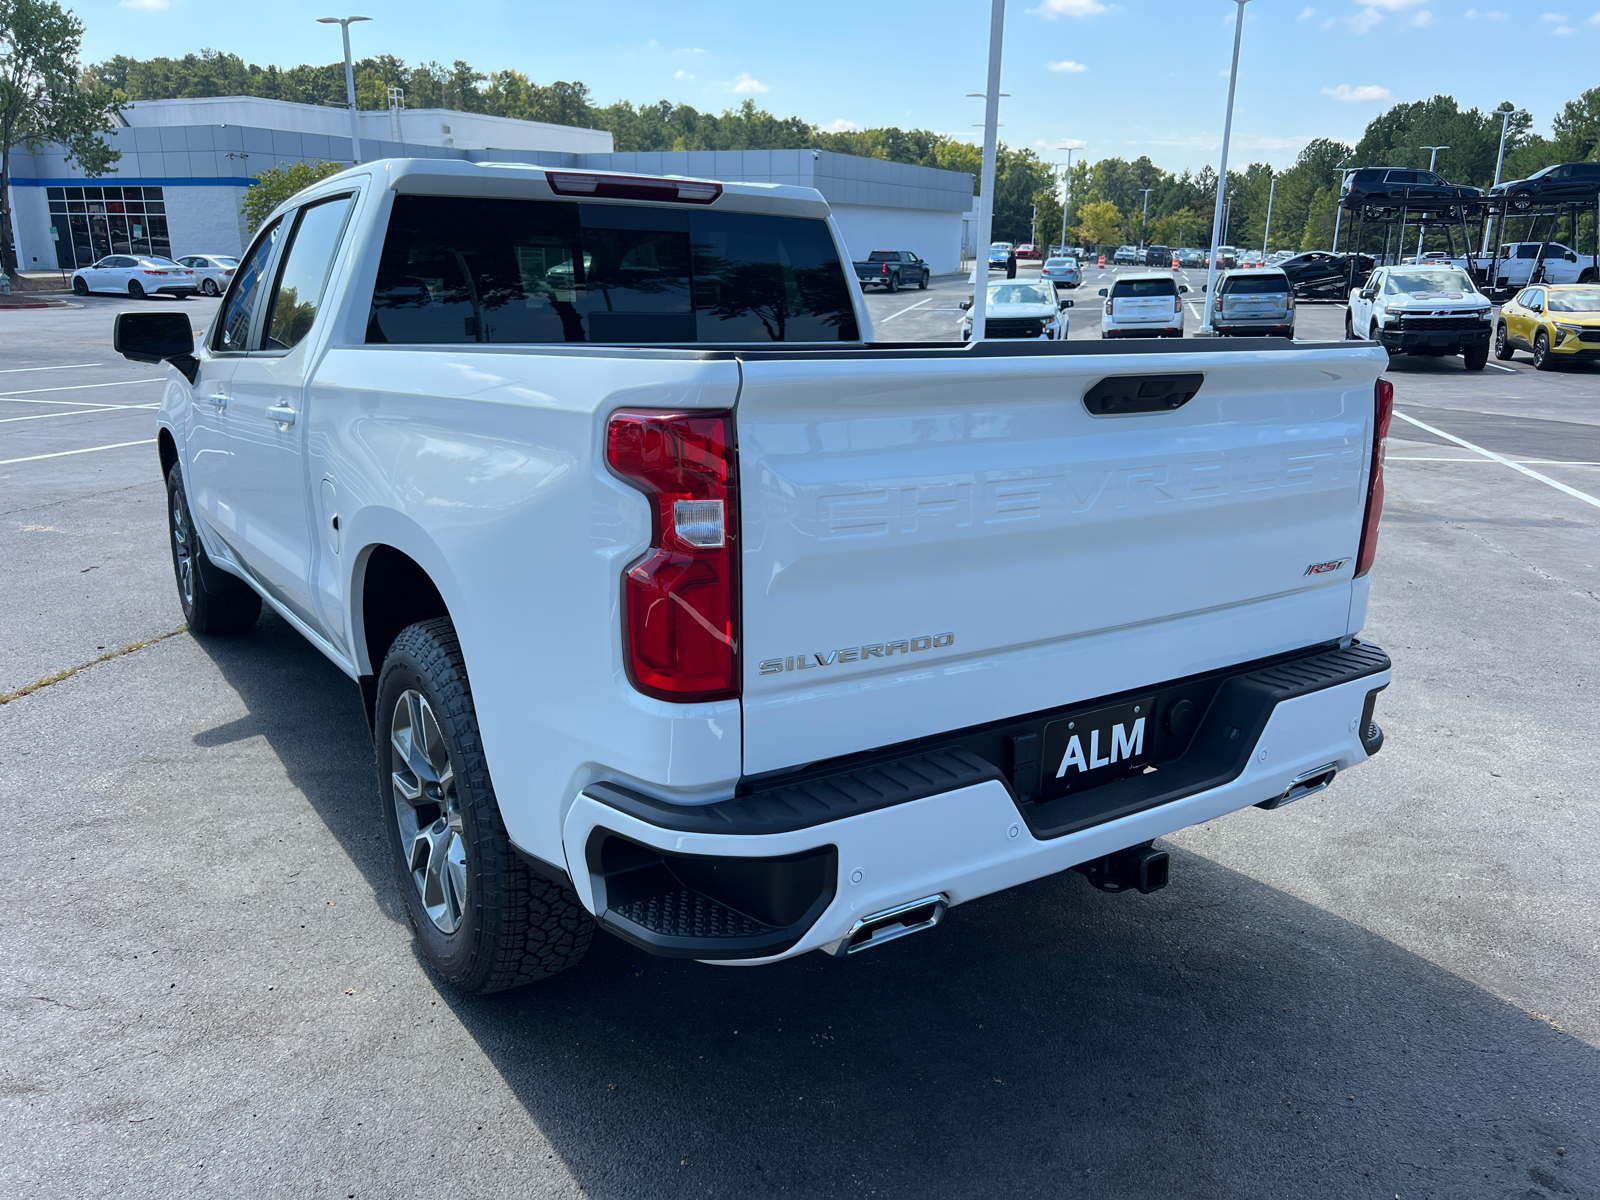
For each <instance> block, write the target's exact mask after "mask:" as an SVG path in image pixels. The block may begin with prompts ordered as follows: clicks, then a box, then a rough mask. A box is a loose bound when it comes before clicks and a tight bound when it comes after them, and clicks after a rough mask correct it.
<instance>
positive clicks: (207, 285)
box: [200, 279, 217, 296]
mask: <svg viewBox="0 0 1600 1200" xmlns="http://www.w3.org/2000/svg"><path fill="white" fill-rule="evenodd" d="M200 290H201V291H202V292H204V293H205V294H206V295H208V296H215V295H216V294H217V281H216V280H215V279H207V280H205V281H204V282H203V283H201V285H200Z"/></svg>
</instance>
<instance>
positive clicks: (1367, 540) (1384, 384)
mask: <svg viewBox="0 0 1600 1200" xmlns="http://www.w3.org/2000/svg"><path fill="white" fill-rule="evenodd" d="M1373 401H1374V404H1373V429H1372V471H1371V473H1370V474H1369V475H1368V477H1367V511H1366V515H1365V516H1363V517H1362V518H1361V549H1360V550H1359V551H1357V553H1356V578H1357V579H1360V578H1361V577H1362V576H1363V575H1365V574H1366V573H1367V572H1368V571H1370V570H1372V560H1373V559H1374V558H1376V557H1377V554H1378V522H1379V521H1380V520H1382V519H1383V454H1384V446H1385V444H1386V443H1387V442H1388V439H1389V422H1390V421H1391V420H1392V419H1393V418H1394V384H1392V383H1390V382H1389V381H1388V380H1387V379H1380V380H1378V383H1377V387H1376V388H1375V389H1374V391H1373Z"/></svg>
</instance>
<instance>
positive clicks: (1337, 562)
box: [1306, 558, 1350, 575]
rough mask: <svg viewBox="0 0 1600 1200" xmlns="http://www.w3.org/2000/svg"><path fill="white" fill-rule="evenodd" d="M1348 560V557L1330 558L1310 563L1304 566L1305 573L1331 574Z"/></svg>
mask: <svg viewBox="0 0 1600 1200" xmlns="http://www.w3.org/2000/svg"><path fill="white" fill-rule="evenodd" d="M1349 561H1350V560H1349V559H1348V558H1330V559H1329V560H1328V561H1327V562H1319V563H1312V564H1311V565H1310V566H1309V567H1307V568H1306V574H1307V575H1331V574H1333V572H1335V571H1337V570H1338V569H1339V568H1340V567H1342V566H1344V565H1345V563H1347V562H1349Z"/></svg>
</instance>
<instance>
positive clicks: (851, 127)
mask: <svg viewBox="0 0 1600 1200" xmlns="http://www.w3.org/2000/svg"><path fill="white" fill-rule="evenodd" d="M822 131H823V132H824V133H859V132H860V131H861V126H859V125H857V124H856V123H855V122H854V121H846V120H845V119H844V118H843V117H840V118H839V119H838V120H837V121H830V122H828V123H827V124H826V125H824V126H823V127H822Z"/></svg>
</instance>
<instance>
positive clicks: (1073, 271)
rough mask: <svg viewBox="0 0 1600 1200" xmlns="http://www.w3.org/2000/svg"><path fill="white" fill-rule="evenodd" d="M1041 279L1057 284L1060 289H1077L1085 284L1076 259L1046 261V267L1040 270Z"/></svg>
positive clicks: (1060, 258)
mask: <svg viewBox="0 0 1600 1200" xmlns="http://www.w3.org/2000/svg"><path fill="white" fill-rule="evenodd" d="M1039 278H1040V279H1042V280H1044V281H1046V282H1047V283H1053V284H1055V285H1056V286H1057V287H1058V288H1062V287H1069V288H1075V287H1077V286H1078V285H1079V284H1081V283H1082V282H1083V276H1082V275H1081V274H1079V272H1078V260H1077V259H1075V258H1062V257H1056V258H1048V259H1046V260H1045V264H1044V266H1042V267H1040V268H1039Z"/></svg>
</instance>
